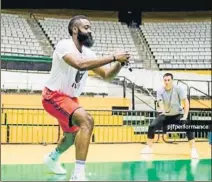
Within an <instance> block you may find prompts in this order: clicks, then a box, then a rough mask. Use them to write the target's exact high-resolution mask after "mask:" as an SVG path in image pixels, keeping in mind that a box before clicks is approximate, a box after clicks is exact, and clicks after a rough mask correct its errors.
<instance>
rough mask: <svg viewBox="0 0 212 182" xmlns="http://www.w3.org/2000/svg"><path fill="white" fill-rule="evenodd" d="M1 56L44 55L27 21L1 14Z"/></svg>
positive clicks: (17, 16) (19, 17)
mask: <svg viewBox="0 0 212 182" xmlns="http://www.w3.org/2000/svg"><path fill="white" fill-rule="evenodd" d="M1 54H2V55H36V56H37V55H45V53H44V52H43V50H42V47H41V46H40V44H39V41H38V40H37V39H36V36H35V35H34V33H33V31H32V30H31V28H30V26H29V24H28V22H27V20H26V19H25V18H23V17H21V16H19V15H12V14H4V13H3V14H1Z"/></svg>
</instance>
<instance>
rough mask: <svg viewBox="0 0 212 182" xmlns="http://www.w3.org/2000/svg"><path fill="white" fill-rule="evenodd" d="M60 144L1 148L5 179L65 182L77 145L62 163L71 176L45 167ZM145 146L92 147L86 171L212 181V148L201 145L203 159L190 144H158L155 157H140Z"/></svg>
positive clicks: (106, 176)
mask: <svg viewBox="0 0 212 182" xmlns="http://www.w3.org/2000/svg"><path fill="white" fill-rule="evenodd" d="M55 146H56V145H47V146H42V145H1V162H2V166H1V176H2V181H4V180H19V181H26V180H27V181H31V180H45V181H64V180H68V179H69V178H70V175H71V172H72V171H73V169H74V162H75V148H74V146H73V147H72V148H70V149H69V150H68V151H66V152H65V153H64V155H63V156H62V157H61V159H60V161H61V163H62V165H64V167H65V168H66V169H67V171H68V174H67V175H63V176H61V175H54V174H52V173H51V172H50V171H49V170H48V169H47V168H46V166H44V165H43V162H42V159H43V156H44V155H45V154H46V153H48V152H50V151H52V150H53V149H54V148H55ZM144 147H145V145H144V144H91V145H90V149H89V154H88V158H87V165H86V171H87V174H88V178H89V179H91V180H132V181H134V180H162V181H164V180H183V181H187V180H205V181H211V146H210V145H209V144H208V142H197V143H196V147H197V149H198V152H199V155H200V159H199V160H191V159H190V156H189V154H190V149H189V145H188V143H187V142H183V143H176V144H167V143H157V144H155V145H154V147H153V149H154V155H140V150H141V149H143V148H144Z"/></svg>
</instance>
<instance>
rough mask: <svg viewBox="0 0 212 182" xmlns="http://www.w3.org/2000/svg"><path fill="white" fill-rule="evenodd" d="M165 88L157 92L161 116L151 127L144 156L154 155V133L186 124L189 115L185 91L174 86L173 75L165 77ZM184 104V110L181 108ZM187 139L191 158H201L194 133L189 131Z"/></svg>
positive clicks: (143, 152)
mask: <svg viewBox="0 0 212 182" xmlns="http://www.w3.org/2000/svg"><path fill="white" fill-rule="evenodd" d="M163 81H164V85H165V86H164V87H162V88H161V89H159V90H158V91H157V101H158V103H159V108H160V111H159V112H160V115H159V116H158V117H157V118H156V119H155V120H154V121H153V122H152V123H151V124H150V125H149V128H148V140H147V146H146V147H145V148H144V149H143V150H142V151H141V153H142V154H146V153H152V142H153V139H154V132H155V130H156V129H157V128H158V127H161V126H166V125H168V124H179V123H180V120H181V122H186V120H187V117H188V113H189V102H188V99H187V96H186V93H185V91H184V90H183V89H182V88H181V87H179V86H175V85H173V75H172V74H171V73H166V74H165V75H164V76H163ZM181 102H183V106H184V110H183V109H182V107H181ZM186 134H187V138H188V140H189V144H190V147H191V153H190V155H191V158H199V156H198V153H197V150H196V148H195V141H194V133H193V132H191V131H187V132H186Z"/></svg>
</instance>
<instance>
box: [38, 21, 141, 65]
mask: <svg viewBox="0 0 212 182" xmlns="http://www.w3.org/2000/svg"><path fill="white" fill-rule="evenodd" d="M38 21H39V23H40V25H41V27H42V28H43V30H44V32H45V33H46V34H47V36H48V38H49V40H50V41H51V42H52V45H53V46H54V45H55V44H56V43H57V42H58V41H59V40H61V39H64V38H69V37H70V36H69V34H68V29H67V27H68V23H69V21H70V20H69V19H55V18H44V20H38ZM91 25H92V31H93V36H94V39H95V44H94V46H93V47H92V49H93V50H95V52H96V54H97V56H102V55H108V54H111V52H114V51H116V50H117V49H121V50H127V51H129V52H131V53H132V55H133V56H132V59H131V63H134V60H138V59H139V55H138V52H137V49H136V46H135V44H134V42H133V39H132V37H131V34H130V31H129V29H128V27H127V25H123V24H121V23H120V22H112V21H91Z"/></svg>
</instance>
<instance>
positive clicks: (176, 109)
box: [157, 85, 187, 116]
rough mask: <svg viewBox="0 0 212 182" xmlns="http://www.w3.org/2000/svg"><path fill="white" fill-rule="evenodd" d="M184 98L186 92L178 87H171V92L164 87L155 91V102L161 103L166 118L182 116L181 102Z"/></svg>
mask: <svg viewBox="0 0 212 182" xmlns="http://www.w3.org/2000/svg"><path fill="white" fill-rule="evenodd" d="M186 98H187V95H186V92H185V91H184V90H183V89H182V88H181V87H180V86H178V85H173V87H172V89H171V90H165V87H161V88H160V89H158V90H157V101H162V103H163V104H164V109H165V115H167V116H174V115H177V114H183V113H184V111H183V109H182V107H181V101H182V100H183V99H186Z"/></svg>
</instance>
